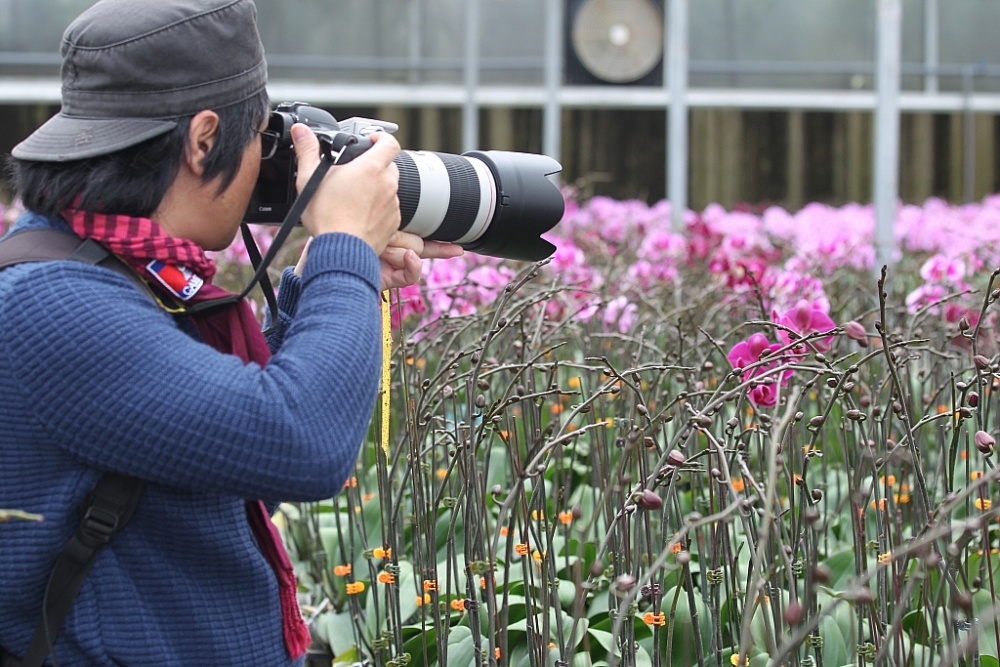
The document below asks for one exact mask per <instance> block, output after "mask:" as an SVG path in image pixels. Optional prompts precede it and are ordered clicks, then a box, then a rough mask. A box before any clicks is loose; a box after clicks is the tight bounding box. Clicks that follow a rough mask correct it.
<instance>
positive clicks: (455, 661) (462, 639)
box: [448, 625, 476, 667]
mask: <svg viewBox="0 0 1000 667" xmlns="http://www.w3.org/2000/svg"><path fill="white" fill-rule="evenodd" d="M475 665H476V651H475V644H474V642H473V639H472V631H471V630H469V628H467V627H465V626H462V625H460V626H458V627H456V628H452V630H451V634H450V635H449V636H448V667H475Z"/></svg>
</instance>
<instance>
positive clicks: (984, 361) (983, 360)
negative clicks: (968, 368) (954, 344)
mask: <svg viewBox="0 0 1000 667" xmlns="http://www.w3.org/2000/svg"><path fill="white" fill-rule="evenodd" d="M972 363H974V364H975V365H976V368H978V369H979V370H981V371H988V370H990V360H989V358H987V357H985V356H984V355H982V354H977V355H976V356H974V357H972Z"/></svg>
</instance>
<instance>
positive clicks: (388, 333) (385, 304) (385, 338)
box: [382, 290, 392, 461]
mask: <svg viewBox="0 0 1000 667" xmlns="http://www.w3.org/2000/svg"><path fill="white" fill-rule="evenodd" d="M391 356H392V319H391V314H390V312H389V290H386V291H384V292H382V451H383V452H384V453H385V460H386V461H388V460H389V385H390V382H389V358H390V357H391Z"/></svg>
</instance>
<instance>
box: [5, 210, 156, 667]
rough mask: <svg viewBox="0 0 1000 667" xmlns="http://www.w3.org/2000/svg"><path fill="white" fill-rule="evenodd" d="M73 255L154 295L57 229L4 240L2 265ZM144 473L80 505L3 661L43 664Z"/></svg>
mask: <svg viewBox="0 0 1000 667" xmlns="http://www.w3.org/2000/svg"><path fill="white" fill-rule="evenodd" d="M56 260H72V261H77V262H82V263H84V264H93V265H97V266H103V267H106V268H108V269H111V270H112V271H116V272H117V273H120V274H122V275H124V276H125V277H127V278H128V279H129V280H131V281H132V282H133V283H135V284H136V285H137V286H139V287H140V288H141V289H142V290H143V291H144V292H145V293H146V294H147V295H148V296H149V297H150V298H152V299H153V300H154V301H155V300H156V299H155V297H154V296H153V293H152V291H151V290H150V289H149V286H148V285H146V283H144V282H143V281H142V279H141V278H139V276H138V275H137V274H136V273H135V271H133V270H132V269H131V267H129V266H128V265H127V264H125V263H124V262H122V261H121V260H120V259H118V258H117V257H115V256H114V255H112V254H111V253H109V252H108V251H107V250H106V249H105V248H104V247H103V246H101V245H100V244H99V243H97V242H96V241H94V240H93V239H87V240H85V241H81V240H80V239H79V238H78V237H77V236H76V235H74V234H69V233H67V232H60V231H58V230H55V229H29V230H25V231H22V232H17V233H15V234H11V235H10V236H8V237H7V238H6V239H4V240H3V241H0V270H3V269H5V268H7V267H10V266H14V265H16V264H24V263H27V262H51V261H56ZM143 486H144V483H143V481H142V480H141V479H138V478H135V477H127V476H125V475H119V474H116V473H105V474H104V475H102V476H101V478H100V479H99V480H98V481H97V485H96V486H95V487H94V489H93V491H91V492H90V494H89V495H88V496H87V500H86V501H85V502H84V504H83V506H82V507H81V508H80V512H81V515H82V519H81V521H80V525H79V526H78V527H77V529H76V533H75V534H74V535H73V537H72V538H71V539H70V541H69V542H68V543H67V544H66V546H65V547H64V548H63V550H62V553H60V554H59V556H58V557H57V558H56V562H55V565H54V566H53V568H52V572H51V574H50V575H49V581H48V584H47V585H46V587H45V597H44V598H43V600H42V615H41V618H39V619H38V623H37V624H36V625H35V631H34V633H33V634H32V636H31V640H30V641H29V642H28V649H27V651H26V652H25V655H24V659H23V660H20V661H18V660H14V659H13V658H12V657H11V656H10V655H9V654H8V655H6V656H4V664H3V667H8V666H9V667H42V665H43V664H44V663H45V658H46V657H47V656H48V655H49V653H51V652H52V644H53V643H54V642H55V638H56V636H57V635H58V634H59V630H60V628H62V624H63V621H65V620H66V616H67V615H68V614H69V611H70V609H71V608H72V607H73V602H74V601H75V600H76V596H77V594H78V593H79V592H80V588H81V587H82V586H83V582H84V580H85V579H86V578H87V574H88V573H89V572H90V568H91V567H92V566H93V564H94V560H95V559H96V558H97V554H98V552H99V551H100V550H101V548H102V547H104V545H106V544H108V543H109V542H111V540H112V539H114V537H115V536H116V535H117V534H118V533H120V532H121V531H122V529H123V528H125V526H126V525H127V524H128V522H129V520H131V518H132V515H133V514H135V509H136V507H137V506H138V505H139V498H140V497H141V496H142V490H143Z"/></svg>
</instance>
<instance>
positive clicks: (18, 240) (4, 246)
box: [0, 229, 159, 303]
mask: <svg viewBox="0 0 1000 667" xmlns="http://www.w3.org/2000/svg"><path fill="white" fill-rule="evenodd" d="M66 259H68V260H73V261H77V262H82V263H84V264H93V265H94V266H102V267H104V268H106V269H110V270H112V271H114V272H115V273H118V274H121V275H123V276H125V277H126V278H128V279H129V280H130V281H132V283H133V284H134V285H135V286H136V287H138V288H139V289H141V290H142V291H143V293H144V294H145V295H146V296H148V297H149V298H150V299H152V300H153V301H154V302H156V303H159V300H158V299H157V298H156V296H155V295H154V294H153V291H152V290H151V289H150V287H149V285H147V284H146V283H145V281H143V279H142V278H140V277H139V274H137V273H136V272H135V271H133V270H132V267H130V266H129V265H128V264H126V263H125V262H123V261H121V260H120V259H118V258H117V257H115V256H114V255H113V254H111V253H110V252H108V251H107V250H106V249H105V248H104V246H102V245H101V244H100V243H98V242H97V241H94V240H93V239H86V240H83V241H82V240H80V237H78V236H77V235H76V234H71V233H69V232H61V231H59V230H58V229H26V230H24V231H21V232H15V233H14V234H11V235H9V236H8V237H7V238H5V239H4V240H2V241H0V271H2V270H4V269H6V268H7V267H10V266H14V265H15V264H28V263H35V262H53V261H57V260H66Z"/></svg>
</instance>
